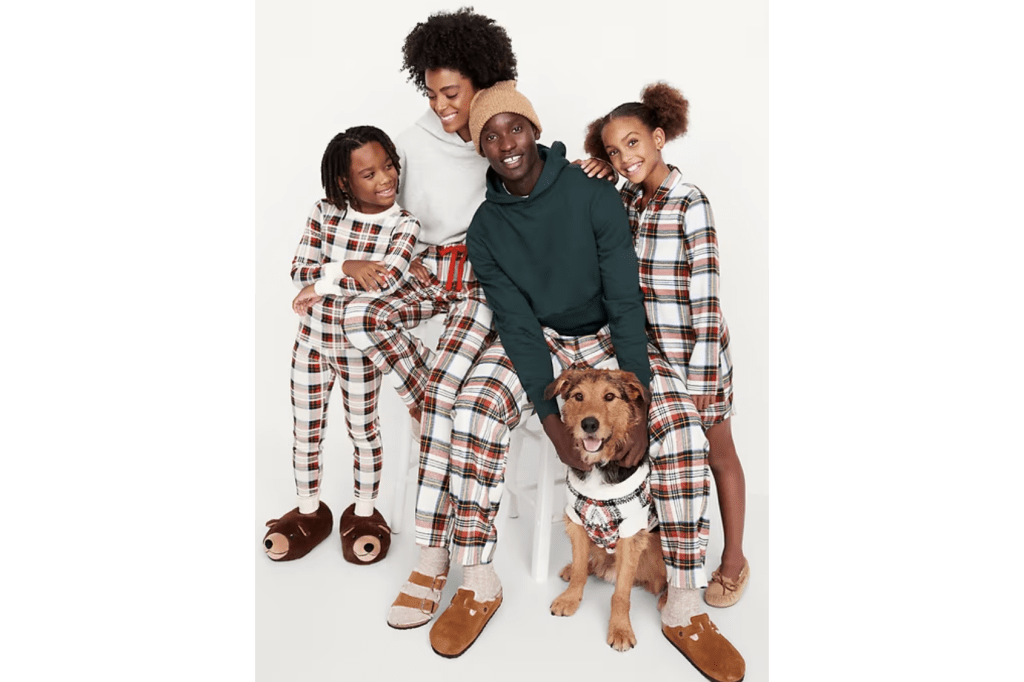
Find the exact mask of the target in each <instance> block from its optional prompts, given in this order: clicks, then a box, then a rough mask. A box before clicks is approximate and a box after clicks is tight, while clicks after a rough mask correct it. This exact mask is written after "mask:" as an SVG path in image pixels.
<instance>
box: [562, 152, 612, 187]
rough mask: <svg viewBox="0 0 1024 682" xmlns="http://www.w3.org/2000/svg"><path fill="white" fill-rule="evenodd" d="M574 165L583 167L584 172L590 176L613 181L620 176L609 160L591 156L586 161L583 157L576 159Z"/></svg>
mask: <svg viewBox="0 0 1024 682" xmlns="http://www.w3.org/2000/svg"><path fill="white" fill-rule="evenodd" d="M572 165H574V166H579V167H580V168H582V169H583V172H584V173H586V174H587V177H588V178H593V177H598V178H604V179H605V180H608V181H609V182H611V183H616V182H618V181H619V176H618V174H617V173H616V172H615V169H614V168H612V165H611V164H610V163H608V162H607V161H604V160H602V159H596V158H593V157H591V158H589V159H587V160H586V161H584V160H582V159H576V160H575V161H573V162H572Z"/></svg>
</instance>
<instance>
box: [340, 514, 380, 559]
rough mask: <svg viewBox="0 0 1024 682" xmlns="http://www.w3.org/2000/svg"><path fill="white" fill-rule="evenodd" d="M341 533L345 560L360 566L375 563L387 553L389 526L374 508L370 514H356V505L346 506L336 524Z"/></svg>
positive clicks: (342, 551) (342, 553) (342, 552)
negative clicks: (339, 520)
mask: <svg viewBox="0 0 1024 682" xmlns="http://www.w3.org/2000/svg"><path fill="white" fill-rule="evenodd" d="M338 532H339V533H341V555H342V556H343V557H345V561H348V562H350V563H353V564H357V565H360V566H365V565H369V564H375V563H377V562H378V561H381V560H382V559H383V558H384V557H386V556H387V555H388V549H390V547H391V527H390V526H388V522H387V521H385V520H384V517H383V516H381V513H380V512H379V511H377V510H376V509H374V510H373V514H371V515H370V516H356V505H355V503H354V502H353V503H352V504H350V505H349V506H348V509H346V510H345V511H344V512H343V513H342V515H341V522H340V523H339V524H338Z"/></svg>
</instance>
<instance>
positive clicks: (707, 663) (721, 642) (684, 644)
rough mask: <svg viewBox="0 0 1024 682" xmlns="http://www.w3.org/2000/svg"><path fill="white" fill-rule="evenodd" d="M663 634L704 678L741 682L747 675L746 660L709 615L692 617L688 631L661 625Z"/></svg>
mask: <svg viewBox="0 0 1024 682" xmlns="http://www.w3.org/2000/svg"><path fill="white" fill-rule="evenodd" d="M661 632H662V633H663V634H664V635H665V639H667V640H668V641H669V642H671V643H672V646H674V647H675V648H676V649H678V650H679V653H681V654H682V655H683V656H685V657H686V660H688V661H689V662H690V663H692V664H693V667H695V668H696V669H697V670H698V671H700V674H701V675H703V676H704V677H706V678H708V679H709V680H711V681H712V682H741V681H742V680H743V677H744V675H746V674H747V664H746V661H744V660H743V656H741V655H740V652H739V651H737V650H736V647H734V646H733V645H732V643H730V642H729V640H727V639H726V638H725V637H724V636H723V635H722V633H720V632H719V631H718V628H717V627H716V626H715V624H714V623H712V622H711V619H710V618H709V617H708V614H706V613H702V614H700V615H699V616H693V617H692V618H690V624H689V625H687V626H685V627H684V626H682V625H676V626H674V627H669V626H668V625H662V626H661Z"/></svg>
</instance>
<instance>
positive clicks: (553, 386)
mask: <svg viewBox="0 0 1024 682" xmlns="http://www.w3.org/2000/svg"><path fill="white" fill-rule="evenodd" d="M580 374H581V372H580V371H579V370H577V369H567V370H564V371H563V372H562V373H561V374H559V375H558V378H557V379H555V380H554V381H552V382H551V383H550V384H548V387H547V388H545V389H544V400H551V399H552V398H554V397H555V396H556V395H558V394H561V395H562V397H563V398H565V397H566V396H567V395H568V394H569V391H570V390H572V388H573V387H574V386H576V384H577V383H578V382H579V376H580Z"/></svg>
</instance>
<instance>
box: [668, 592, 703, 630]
mask: <svg viewBox="0 0 1024 682" xmlns="http://www.w3.org/2000/svg"><path fill="white" fill-rule="evenodd" d="M706 610H707V609H706V608H705V607H704V603H703V602H702V601H701V598H700V590H699V589H687V588H685V587H673V586H672V585H669V586H668V601H667V602H665V608H663V609H662V610H661V622H662V624H663V625H667V626H669V627H678V626H684V625H689V624H690V618H692V617H693V616H699V615H700V614H702V613H704V612H705V611H706Z"/></svg>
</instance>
